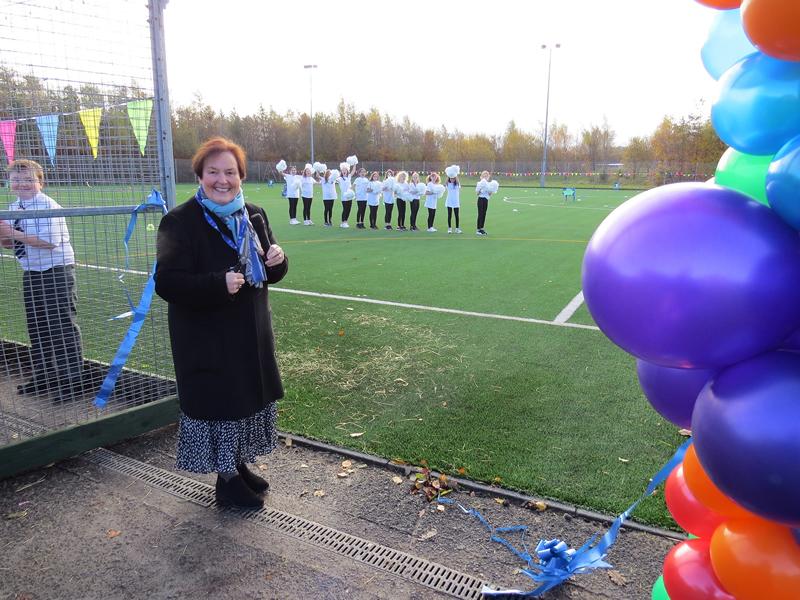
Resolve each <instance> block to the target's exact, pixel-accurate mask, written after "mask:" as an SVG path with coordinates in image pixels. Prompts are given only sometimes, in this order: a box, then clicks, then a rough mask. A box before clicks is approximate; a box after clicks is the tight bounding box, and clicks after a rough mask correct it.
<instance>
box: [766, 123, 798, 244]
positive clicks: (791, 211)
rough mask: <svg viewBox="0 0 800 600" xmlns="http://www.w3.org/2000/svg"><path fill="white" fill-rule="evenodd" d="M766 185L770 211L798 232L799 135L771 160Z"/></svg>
mask: <svg viewBox="0 0 800 600" xmlns="http://www.w3.org/2000/svg"><path fill="white" fill-rule="evenodd" d="M766 185H767V201H768V202H769V205H770V206H771V207H772V209H773V210H774V211H775V212H776V213H778V215H779V216H780V217H781V219H783V220H784V221H786V222H787V223H788V224H789V225H791V226H792V227H794V228H795V229H799V230H800V135H798V136H797V137H794V138H792V139H791V140H789V141H788V142H786V145H785V146H784V147H783V148H781V149H780V150H779V151H778V153H777V154H776V155H775V157H774V158H773V159H772V162H771V163H770V164H769V170H768V171H767V178H766Z"/></svg>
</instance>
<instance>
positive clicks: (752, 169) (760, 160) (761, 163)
mask: <svg viewBox="0 0 800 600" xmlns="http://www.w3.org/2000/svg"><path fill="white" fill-rule="evenodd" d="M771 162H772V155H771V154H768V155H767V156H753V155H752V154H743V153H741V152H739V151H738V150H734V149H733V148H728V149H727V150H726V151H725V152H724V153H723V155H722V158H720V159H719V163H718V164H717V171H716V173H715V174H714V182H715V183H716V184H717V185H721V186H723V187H726V188H729V189H731V190H736V191H737V192H742V193H743V194H747V195H748V196H750V197H751V198H752V199H753V200H757V201H758V202H760V203H761V204H763V205H764V206H769V203H768V202H767V171H768V170H769V165H770V163H771Z"/></svg>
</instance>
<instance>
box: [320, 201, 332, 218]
mask: <svg viewBox="0 0 800 600" xmlns="http://www.w3.org/2000/svg"><path fill="white" fill-rule="evenodd" d="M322 204H323V205H324V209H323V211H322V220H323V221H324V222H325V223H330V222H331V221H332V219H333V200H323V201H322Z"/></svg>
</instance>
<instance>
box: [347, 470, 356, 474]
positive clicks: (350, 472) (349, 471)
mask: <svg viewBox="0 0 800 600" xmlns="http://www.w3.org/2000/svg"><path fill="white" fill-rule="evenodd" d="M355 472H356V470H355V469H347V474H348V475H352V474H353V473H355Z"/></svg>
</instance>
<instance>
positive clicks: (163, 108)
mask: <svg viewBox="0 0 800 600" xmlns="http://www.w3.org/2000/svg"><path fill="white" fill-rule="evenodd" d="M167 1H168V0H150V2H149V5H148V8H149V11H150V46H151V49H152V53H153V90H154V92H155V113H156V146H157V147H158V162H159V165H160V166H161V169H160V171H161V193H162V194H163V196H164V199H165V200H166V202H167V206H168V207H169V208H172V207H173V206H175V202H176V200H175V170H174V167H173V162H172V158H173V152H172V122H171V119H170V114H169V86H168V85H167V53H166V49H165V47H164V19H163V17H164V5H165V4H166V3H167Z"/></svg>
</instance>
